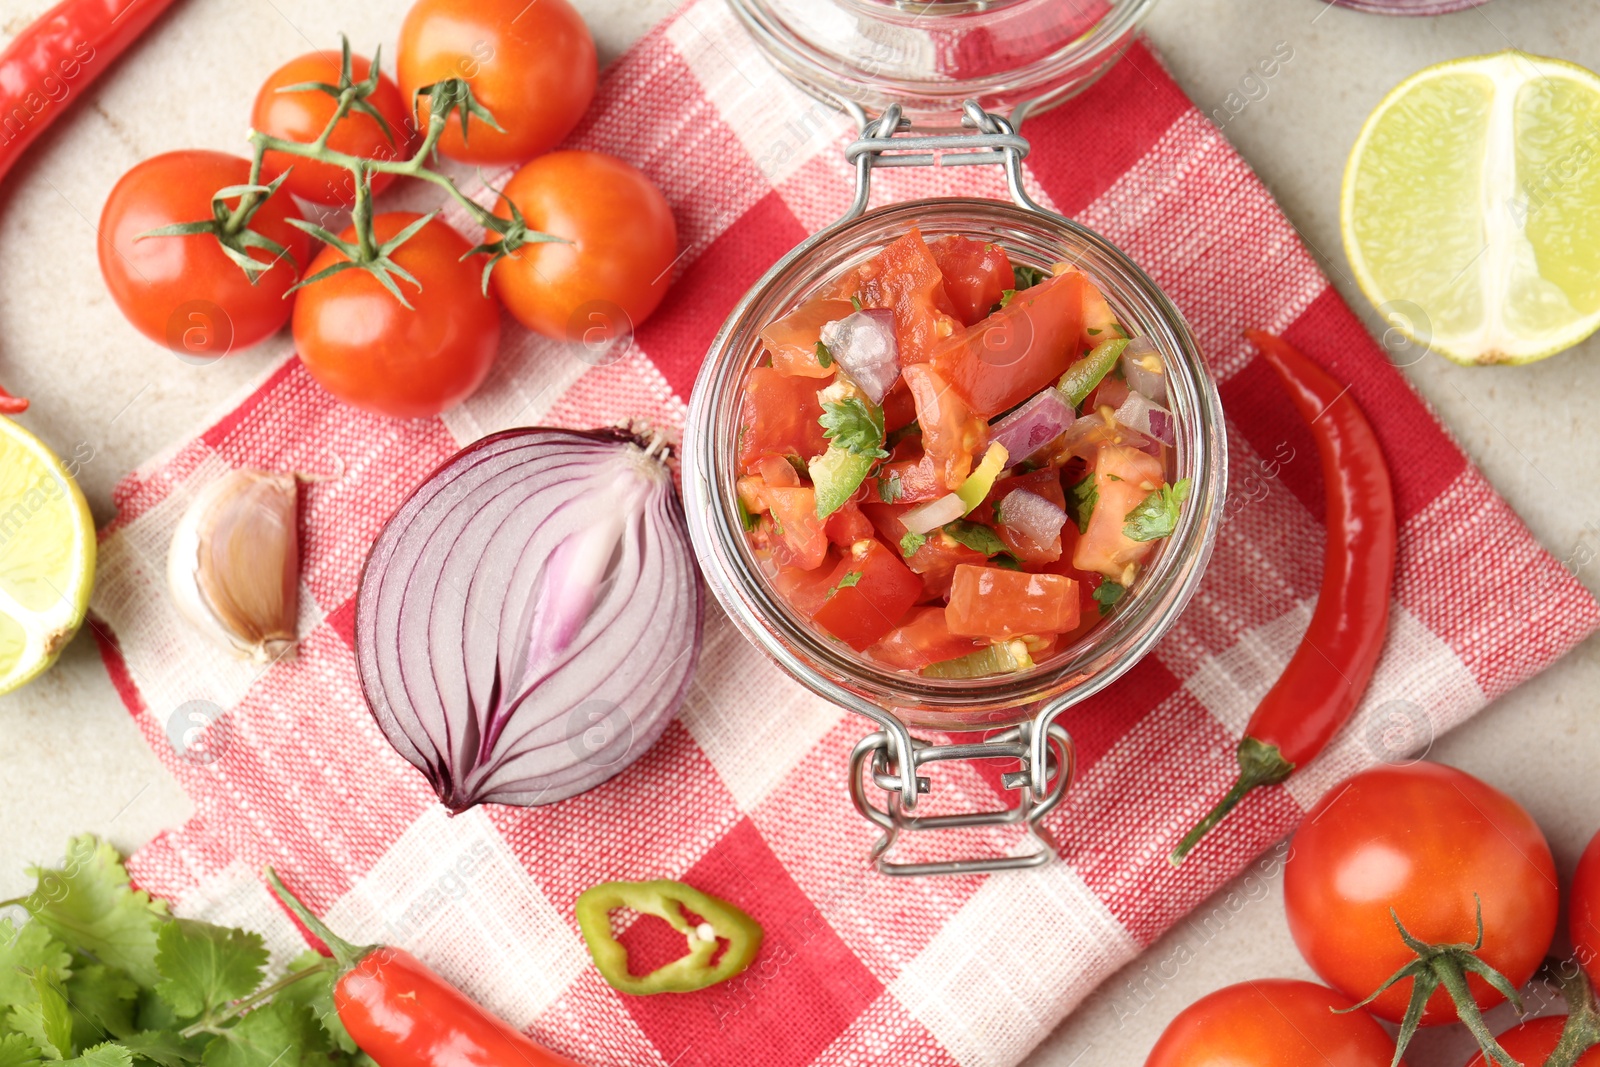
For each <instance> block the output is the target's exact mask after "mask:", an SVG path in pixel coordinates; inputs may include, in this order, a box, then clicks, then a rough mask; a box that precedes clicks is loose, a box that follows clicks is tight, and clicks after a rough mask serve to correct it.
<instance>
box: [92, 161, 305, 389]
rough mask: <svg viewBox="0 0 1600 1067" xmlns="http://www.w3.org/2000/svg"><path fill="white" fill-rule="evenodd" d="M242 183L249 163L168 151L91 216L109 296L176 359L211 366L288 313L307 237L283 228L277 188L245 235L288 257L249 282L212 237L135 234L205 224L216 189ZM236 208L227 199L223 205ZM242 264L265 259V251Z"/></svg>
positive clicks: (128, 178)
mask: <svg viewBox="0 0 1600 1067" xmlns="http://www.w3.org/2000/svg"><path fill="white" fill-rule="evenodd" d="M249 180H250V163H249V161H248V160H245V159H240V158H239V157H238V156H230V155H227V154H225V153H222V152H205V151H199V150H191V151H183V152H168V153H166V154H165V155H160V156H156V157H155V158H153V159H147V160H145V161H144V162H143V163H140V164H138V165H137V166H135V167H134V168H133V169H132V170H130V171H128V173H126V174H124V175H123V176H122V177H121V179H120V180H118V182H117V184H116V185H115V186H114V187H113V188H112V190H111V195H110V196H108V197H106V206H105V208H104V210H102V211H101V213H100V241H99V255H100V274H101V275H102V276H103V277H104V278H105V282H106V288H107V289H109V290H110V291H111V299H113V300H115V301H116V303H117V307H118V308H120V309H121V310H122V314H123V315H125V316H126V317H127V319H128V321H129V322H131V323H132V324H133V325H134V327H135V328H136V329H138V331H139V332H140V333H142V334H144V335H145V336H146V337H148V338H150V339H151V340H152V341H155V342H157V343H159V344H163V345H166V346H167V347H168V348H171V349H172V350H173V351H174V352H176V353H177V354H178V355H180V356H184V357H190V358H195V359H214V358H216V357H218V356H225V355H227V354H228V353H229V352H232V351H237V350H238V349H241V348H248V347H249V346H250V345H253V344H256V343H257V342H259V341H264V340H266V339H267V338H268V337H271V336H272V335H273V334H275V333H277V332H278V329H279V328H280V327H281V326H282V325H283V324H284V323H285V322H286V321H287V320H288V318H289V312H290V310H291V309H292V307H293V303H292V302H291V301H290V300H285V299H284V294H285V293H287V292H288V290H289V287H290V286H292V285H294V283H295V282H296V281H298V280H299V279H300V269H301V268H302V267H304V266H305V264H306V262H307V260H308V259H309V258H310V256H311V238H310V237H308V236H307V235H306V234H304V233H302V232H300V231H299V230H297V229H295V228H294V227H293V226H290V225H289V223H288V221H287V220H289V219H292V218H299V217H300V216H299V213H298V212H296V211H295V207H294V201H292V200H290V199H289V194H288V193H285V192H284V191H283V190H282V189H279V190H278V192H277V193H276V194H274V195H273V196H272V197H271V198H269V199H268V200H267V202H266V203H264V204H262V205H261V207H260V209H259V210H257V212H256V214H255V217H254V218H253V219H252V220H251V223H250V228H251V229H252V230H254V231H256V232H257V233H259V234H261V235H262V236H263V237H267V238H269V239H271V240H273V241H276V242H278V244H280V245H282V246H283V247H284V249H285V250H286V252H287V254H288V257H289V260H290V261H285V262H280V263H277V264H274V265H273V267H272V268H271V269H270V270H268V271H266V272H264V273H263V274H262V275H261V276H260V278H258V279H257V280H256V283H255V284H254V285H252V284H251V283H250V279H249V278H248V277H247V276H246V275H245V272H244V271H243V270H241V269H240V268H239V266H238V265H237V264H235V263H234V262H233V261H232V260H230V259H229V258H228V257H227V256H226V255H225V254H224V253H223V251H222V247H221V246H220V245H219V244H218V243H217V240H216V238H215V237H212V236H211V235H209V234H191V235H188V236H183V237H147V238H144V239H143V240H140V239H139V235H140V234H142V233H145V232H147V231H149V230H154V229H157V228H159V227H162V226H170V225H172V224H174V223H180V222H199V221H203V220H208V219H211V218H212V217H213V215H212V210H211V197H212V195H213V194H215V193H216V191H217V190H218V189H223V188H226V187H227V186H230V185H242V184H244V183H246V182H248V181H249ZM233 203H237V201H233ZM250 258H252V259H256V260H260V261H261V262H263V263H270V262H272V258H273V257H272V255H271V253H269V252H267V251H266V250H265V249H260V248H256V249H251V250H250Z"/></svg>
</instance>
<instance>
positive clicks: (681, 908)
mask: <svg viewBox="0 0 1600 1067" xmlns="http://www.w3.org/2000/svg"><path fill="white" fill-rule="evenodd" d="M618 908H631V909H632V910H634V911H636V912H639V913H640V914H641V915H654V916H656V917H657V918H659V919H662V920H665V921H666V922H667V923H668V924H669V925H670V926H671V927H672V928H673V929H674V930H676V931H678V932H679V933H680V934H682V935H684V937H686V938H688V939H689V953H688V955H686V956H683V957H681V958H679V959H676V960H673V961H672V962H671V963H668V964H665V965H664V966H661V967H658V968H656V969H655V970H653V971H651V972H650V973H649V974H644V975H633V974H629V973H628V950H627V949H626V948H624V947H623V946H622V945H621V944H620V943H619V942H618V941H617V939H616V938H615V937H614V936H612V933H611V913H612V912H613V911H616V910H617V909H618ZM574 910H575V912H576V913H577V918H578V929H580V930H582V931H583V939H584V941H585V942H587V943H588V945H589V955H590V956H592V957H593V958H594V965H595V968H596V969H597V970H599V972H600V975H601V977H602V978H604V979H605V980H606V981H607V982H609V983H611V988H613V989H615V990H617V991H618V992H619V993H630V994H632V995H634V996H648V995H650V994H651V993H692V992H694V991H695V990H697V989H705V988H706V987H707V986H714V985H716V984H717V983H718V982H726V981H727V980H728V979H729V978H732V977H733V976H734V975H736V974H738V973H739V972H740V971H742V970H744V969H745V968H746V967H748V966H750V964H751V962H752V961H753V960H754V959H755V958H756V953H758V952H760V951H761V924H760V923H758V922H756V921H755V920H754V919H752V918H750V916H748V915H746V914H745V913H744V912H742V911H740V910H739V909H738V908H736V907H734V906H733V905H732V904H729V903H728V902H727V901H725V900H718V899H717V898H716V897H713V896H710V895H709V894H706V893H702V892H700V890H698V889H695V888H694V887H693V886H687V885H684V884H683V883H682V882H672V881H667V880H661V881H655V882H603V883H601V884H600V885H597V886H594V887H592V888H590V889H585V890H584V891H583V893H582V894H581V895H579V897H578V902H577V905H576V906H575V908H574ZM686 911H687V912H691V913H693V914H695V915H698V916H699V917H700V919H701V921H700V922H699V923H690V921H689V919H688V917H687V916H686V915H685V914H684V912H686ZM719 940H721V941H726V942H727V943H728V947H727V950H726V951H724V952H723V953H722V958H721V959H720V960H718V961H717V962H716V964H714V965H713V964H712V962H711V960H712V957H714V956H715V955H716V954H717V947H718V942H719Z"/></svg>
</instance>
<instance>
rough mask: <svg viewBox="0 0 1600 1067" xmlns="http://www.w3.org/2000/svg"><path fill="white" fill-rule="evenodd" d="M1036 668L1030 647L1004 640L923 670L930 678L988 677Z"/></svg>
mask: <svg viewBox="0 0 1600 1067" xmlns="http://www.w3.org/2000/svg"><path fill="white" fill-rule="evenodd" d="M1032 666H1033V657H1032V656H1030V655H1028V646H1027V645H1025V644H1023V643H1022V642H1021V641H1001V642H1000V643H999V644H997V645H990V646H989V647H988V648H984V649H979V650H978V651H977V652H972V653H969V654H967V655H965V656H962V657H961V658H960V659H951V660H945V661H944V662H943V663H930V664H929V665H928V666H926V667H924V668H922V674H923V676H924V677H926V678H984V677H987V676H988V675H991V674H1015V673H1016V672H1018V671H1025V670H1027V669H1028V668H1030V667H1032Z"/></svg>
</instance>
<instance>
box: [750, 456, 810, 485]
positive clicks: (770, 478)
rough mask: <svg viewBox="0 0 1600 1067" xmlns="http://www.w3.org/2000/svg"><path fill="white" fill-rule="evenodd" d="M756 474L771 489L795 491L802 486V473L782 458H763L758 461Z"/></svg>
mask: <svg viewBox="0 0 1600 1067" xmlns="http://www.w3.org/2000/svg"><path fill="white" fill-rule="evenodd" d="M756 473H758V474H760V475H761V484H763V485H765V486H766V487H767V488H769V489H795V488H798V487H799V485H800V472H799V471H797V470H795V469H794V464H793V463H790V462H789V461H788V460H787V459H784V458H783V457H782V456H762V457H761V458H760V459H759V460H757V461H756Z"/></svg>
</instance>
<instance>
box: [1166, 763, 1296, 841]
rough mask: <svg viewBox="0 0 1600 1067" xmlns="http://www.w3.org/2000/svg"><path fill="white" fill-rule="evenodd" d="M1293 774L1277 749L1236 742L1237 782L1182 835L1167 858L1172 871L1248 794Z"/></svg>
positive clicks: (1292, 767)
mask: <svg viewBox="0 0 1600 1067" xmlns="http://www.w3.org/2000/svg"><path fill="white" fill-rule="evenodd" d="M1293 772H1294V764H1292V763H1290V762H1289V761H1288V760H1286V759H1284V758H1283V753H1282V752H1280V751H1279V750H1278V746H1277V745H1271V744H1268V743H1267V742H1265V741H1258V740H1256V739H1255V738H1253V737H1246V738H1245V739H1244V740H1243V741H1240V742H1239V780H1238V781H1237V782H1235V783H1233V788H1232V789H1229V790H1228V792H1227V793H1226V794H1225V795H1224V796H1223V798H1222V799H1221V800H1219V801H1218V802H1217V806H1216V807H1214V808H1212V809H1211V810H1210V811H1209V812H1207V813H1206V815H1205V817H1204V818H1202V819H1201V820H1200V821H1199V822H1197V823H1195V825H1194V829H1192V830H1190V831H1189V832H1188V833H1187V834H1184V835H1183V840H1182V841H1179V842H1178V847H1177V848H1175V849H1173V850H1172V855H1171V856H1169V857H1167V860H1168V862H1170V863H1171V864H1172V865H1173V866H1174V867H1176V866H1178V865H1179V864H1180V863H1182V862H1183V861H1184V859H1185V858H1186V857H1187V856H1188V855H1189V853H1190V852H1193V851H1194V847H1195V846H1196V845H1198V844H1199V843H1200V841H1201V840H1202V839H1203V838H1204V837H1205V836H1206V835H1207V834H1209V833H1210V832H1211V831H1212V830H1215V829H1216V828H1217V824H1218V823H1220V822H1222V820H1223V819H1226V818H1227V817H1228V814H1229V813H1230V812H1232V811H1233V809H1234V808H1236V807H1238V806H1239V802H1240V801H1241V800H1243V799H1244V798H1245V797H1247V796H1249V795H1250V793H1251V792H1252V791H1253V790H1255V789H1257V788H1259V787H1261V786H1264V785H1276V784H1277V783H1279V782H1281V781H1283V780H1284V779H1285V778H1287V777H1289V775H1290V774H1292V773H1293Z"/></svg>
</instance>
